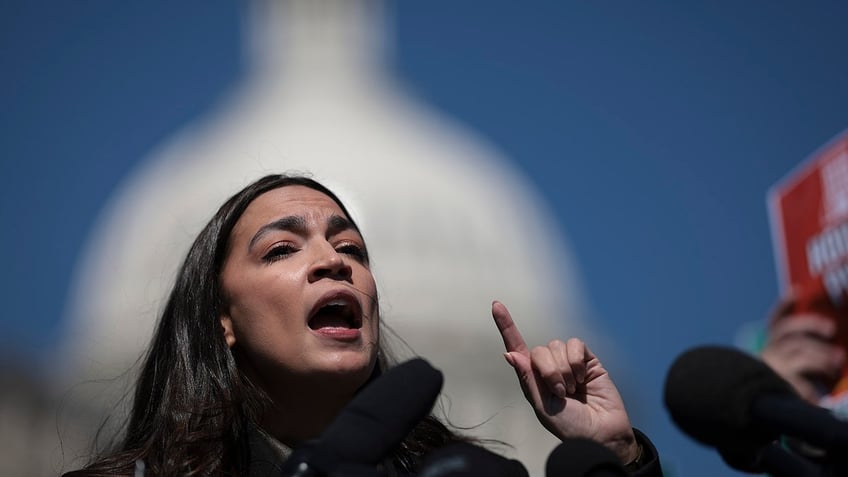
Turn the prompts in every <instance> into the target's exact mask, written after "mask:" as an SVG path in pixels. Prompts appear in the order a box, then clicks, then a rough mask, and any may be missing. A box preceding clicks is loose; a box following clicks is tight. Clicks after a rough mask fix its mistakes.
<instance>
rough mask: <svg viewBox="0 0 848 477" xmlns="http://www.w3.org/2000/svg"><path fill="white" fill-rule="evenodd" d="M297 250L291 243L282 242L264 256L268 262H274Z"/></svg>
mask: <svg viewBox="0 0 848 477" xmlns="http://www.w3.org/2000/svg"><path fill="white" fill-rule="evenodd" d="M296 251H297V249H296V248H295V247H294V246H293V245H291V244H280V245H276V246H274V248H272V249H271V250H269V251H268V253H266V254H265V256H264V257H262V258H263V259H264V260H265V261H267V262H274V261H277V260H280V259H282V258H286V257H288V256H289V255H291V254H292V253H294V252H296Z"/></svg>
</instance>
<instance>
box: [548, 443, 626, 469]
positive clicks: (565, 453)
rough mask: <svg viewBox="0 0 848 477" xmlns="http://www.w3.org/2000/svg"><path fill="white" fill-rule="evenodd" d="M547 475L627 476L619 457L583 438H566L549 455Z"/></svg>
mask: <svg viewBox="0 0 848 477" xmlns="http://www.w3.org/2000/svg"><path fill="white" fill-rule="evenodd" d="M545 475H546V476H547V477H619V476H620V477H625V476H627V472H626V471H625V470H624V467H623V466H622V465H621V462H620V461H619V460H618V457H616V455H615V454H614V453H613V452H612V451H611V450H609V449H607V448H606V447H604V446H603V445H601V444H599V443H597V442H595V441H593V440H590V439H583V438H571V439H564V440H563V441H562V443H561V444H559V445H558V446H556V447H555V448H554V450H553V451H552V452H551V455H549V456H548V461H547V463H546V464H545Z"/></svg>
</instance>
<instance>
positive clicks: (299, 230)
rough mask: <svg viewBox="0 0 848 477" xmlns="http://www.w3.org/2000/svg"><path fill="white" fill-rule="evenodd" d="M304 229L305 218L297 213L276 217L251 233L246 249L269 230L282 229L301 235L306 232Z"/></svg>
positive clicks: (250, 247) (305, 227)
mask: <svg viewBox="0 0 848 477" xmlns="http://www.w3.org/2000/svg"><path fill="white" fill-rule="evenodd" d="M306 229H307V226H306V219H305V218H303V217H301V216H299V215H289V216H287V217H283V218H280V219H277V220H275V221H273V222H270V223H267V224H265V225H263V226H262V227H259V230H257V231H256V233H255V234H254V235H253V238H251V239H250V243H249V244H248V245H247V250H248V251H250V250H253V246H254V245H256V242H258V241H259V239H261V238H262V237H264V236H265V235H267V234H268V233H270V232H273V231H277V230H284V231H288V232H293V233H296V234H298V235H303V234H305V233H306Z"/></svg>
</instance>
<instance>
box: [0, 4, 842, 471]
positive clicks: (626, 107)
mask: <svg viewBox="0 0 848 477" xmlns="http://www.w3.org/2000/svg"><path fill="white" fill-rule="evenodd" d="M689 3H694V2H689ZM240 12H241V9H240V7H239V6H238V5H232V4H230V3H229V2H224V1H212V2H200V1H188V2H179V4H176V5H172V4H170V3H169V2H144V3H143V4H142V3H141V2H138V3H135V4H131V3H128V2H112V1H105V0H92V1H85V2H83V1H72V2H44V1H36V2H23V1H17V0H15V1H6V2H3V4H2V5H0V72H2V73H0V105H2V107H0V111H2V112H0V138H2V139H0V148H2V149H0V151H2V156H1V157H2V159H0V177H2V180H3V183H4V184H3V185H4V187H3V188H2V189H0V204H2V205H0V214H2V215H0V218H2V223H3V228H4V232H5V233H3V234H2V238H0V244H2V246H0V254H2V256H0V259H2V263H3V264H4V272H3V274H2V295H0V296H2V300H3V304H4V310H3V324H4V331H5V333H4V343H3V345H4V348H5V349H6V350H9V351H7V353H12V352H18V353H23V354H33V355H35V356H38V355H39V350H43V349H46V348H47V347H50V346H52V345H53V344H54V343H55V342H56V340H57V338H58V336H59V335H60V333H61V329H62V327H61V322H60V317H61V315H62V310H63V307H64V302H65V299H66V295H67V292H68V286H69V280H70V279H71V273H72V270H73V266H74V264H75V261H76V258H77V254H78V252H79V251H80V249H81V247H82V244H83V243H84V241H85V239H86V237H87V233H88V231H89V229H90V227H91V226H92V224H93V222H94V220H95V217H96V214H97V213H98V211H99V208H100V207H101V206H102V205H103V203H104V201H105V200H106V199H107V198H108V197H109V195H110V194H111V193H112V192H113V191H114V190H115V189H116V188H117V187H118V185H119V183H120V182H121V181H122V180H123V179H125V178H126V177H128V175H129V174H131V173H132V171H133V168H134V167H135V166H136V165H137V164H138V163H139V161H140V160H142V159H143V158H144V157H145V156H146V155H147V154H148V153H149V152H150V151H151V150H152V149H153V148H154V147H155V146H156V145H157V144H158V143H160V142H161V141H162V140H163V139H165V138H167V137H168V136H169V135H170V134H171V133H172V132H173V131H175V130H176V129H178V128H179V127H180V126H181V125H183V124H185V123H186V122H187V121H188V120H190V119H191V118H194V117H196V116H198V115H200V114H203V113H204V112H206V111H208V110H210V109H211V108H212V107H213V106H214V104H215V103H216V101H217V100H220V99H221V98H223V97H225V96H226V94H227V93H228V92H229V91H231V90H232V88H233V87H234V86H235V85H236V84H237V83H238V81H239V78H240V77H241V75H242V74H243V73H244V70H245V66H246V65H245V64H244V62H243V60H242V58H241V51H242V47H241V45H240V43H239V42H240V37H241V32H240V28H241V22H240ZM389 13H390V16H391V18H392V21H391V23H392V33H391V35H392V36H393V37H394V39H395V47H394V49H393V50H392V51H391V53H390V57H389V62H388V63H389V68H390V70H391V71H392V72H393V73H394V74H395V75H396V76H398V77H399V78H400V80H401V81H402V82H403V83H404V84H405V86H406V87H407V88H408V90H409V91H410V92H411V93H412V94H414V95H415V96H417V97H419V98H420V99H421V100H423V101H426V102H427V103H429V104H431V105H433V106H435V107H436V108H438V109H439V110H441V111H442V112H443V113H445V114H447V115H449V116H452V117H454V118H456V119H458V120H459V121H461V122H462V123H464V124H465V125H467V126H468V127H470V128H472V129H474V130H475V131H476V132H477V133H479V134H481V135H483V136H485V137H486V138H487V139H488V140H489V141H491V142H492V143H494V144H496V145H497V146H498V147H499V148H500V149H501V150H502V151H503V152H505V153H506V155H507V156H508V157H510V158H511V159H512V160H513V161H514V162H515V166H516V167H517V168H518V169H519V170H520V171H522V172H523V173H524V174H525V175H526V176H527V178H528V179H529V180H530V181H531V182H532V183H534V184H535V185H536V186H538V188H539V190H540V192H541V195H542V196H543V197H544V198H545V199H546V200H547V201H548V202H549V203H550V205H551V208H552V209H553V210H554V212H555V214H556V218H557V219H558V220H559V225H560V226H561V227H562V228H563V230H564V231H565V232H566V233H567V235H568V237H569V238H570V240H571V244H572V246H573V252H574V253H575V255H576V259H577V262H578V264H579V266H580V273H581V276H582V277H583V279H584V282H585V284H586V288H587V291H588V294H589V300H590V302H591V306H592V309H593V311H594V315H595V316H596V319H597V320H598V322H599V324H600V325H601V326H602V328H603V329H604V330H605V331H606V332H607V333H608V334H609V335H610V336H612V337H613V338H614V339H615V340H617V341H618V342H620V343H621V346H622V352H623V354H624V355H625V356H627V357H628V358H629V361H630V362H631V363H633V366H632V369H631V370H628V371H632V372H633V373H632V374H629V375H628V376H614V377H615V378H616V380H617V382H619V383H620V384H621V385H622V387H623V388H624V389H626V392H627V393H628V394H630V395H632V396H628V402H633V403H634V406H635V407H636V409H635V410H631V412H633V414H634V415H635V416H636V417H635V418H634V420H635V421H636V424H637V425H638V426H640V427H642V428H644V429H645V430H646V431H647V432H648V433H649V435H651V436H652V437H653V438H654V440H655V441H656V444H657V445H658V447H659V448H660V451H661V452H662V453H663V455H664V457H665V460H666V461H667V465H668V467H669V468H673V469H674V470H675V471H676V475H687V476H700V475H703V476H707V475H722V474H724V473H725V470H724V469H725V467H724V466H723V464H722V463H721V461H720V459H719V458H718V457H717V456H715V455H713V454H714V453H713V452H712V451H710V450H708V449H704V448H701V447H698V446H697V445H695V444H693V443H691V442H690V441H688V439H687V438H685V437H684V436H683V435H682V434H680V433H679V432H678V431H676V429H674V427H673V426H672V424H671V423H670V422H669V421H668V419H667V417H666V415H665V411H664V409H663V408H662V404H661V390H662V383H663V380H664V377H665V373H666V371H667V369H668V366H669V365H670V363H671V361H672V360H673V359H674V357H676V356H677V355H678V354H679V353H680V352H681V351H683V350H684V349H686V348H689V347H691V346H693V345H695V344H701V343H725V344H729V343H731V342H732V341H733V340H734V336H735V335H736V333H737V332H738V330H739V329H740V327H741V326H742V325H743V324H744V323H746V322H751V321H756V320H761V319H762V317H763V316H764V315H765V314H766V313H767V311H768V310H769V308H770V307H771V305H772V304H773V302H774V300H775V299H776V295H777V285H776V278H775V269H774V260H773V258H772V257H773V255H772V248H771V239H770V235H769V225H768V218H767V214H766V207H765V194H766V191H767V189H768V188H769V187H770V186H771V185H772V184H774V183H775V182H776V181H778V180H779V179H780V178H781V177H783V176H784V175H785V174H786V173H787V172H788V171H790V170H791V169H792V168H793V167H794V166H796V165H797V164H798V163H799V162H800V161H802V160H803V159H804V158H805V157H807V156H808V155H809V154H810V153H812V152H813V151H814V150H816V149H817V148H818V147H820V146H821V145H822V144H824V143H825V142H827V141H828V140H830V139H831V138H833V137H834V136H835V135H837V134H839V133H841V132H842V131H843V130H845V129H846V128H848V62H846V61H845V56H846V55H845V52H846V51H848V34H846V33H845V27H844V21H845V18H848V4H845V3H844V2H836V1H831V2H828V1H819V2H806V3H802V2H780V1H777V2H773V1H749V2H730V1H719V2H709V3H707V2H704V4H701V5H683V2H652V1H648V2H553V1H545V2H538V3H536V4H535V5H533V6H532V8H531V7H528V6H524V7H521V6H519V5H518V4H516V3H515V2H507V1H501V0H496V1H489V2H486V3H485V4H484V3H474V4H471V3H470V2H447V1H442V0H439V1H431V2H402V3H398V4H393V5H391V6H390V8H389ZM634 411H635V412H634ZM726 473H727V475H733V474H731V473H730V472H729V471H726Z"/></svg>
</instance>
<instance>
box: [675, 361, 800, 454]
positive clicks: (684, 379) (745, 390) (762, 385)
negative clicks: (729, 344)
mask: <svg viewBox="0 0 848 477" xmlns="http://www.w3.org/2000/svg"><path fill="white" fill-rule="evenodd" d="M664 394H665V395H664V401H665V406H666V408H667V409H668V411H669V414H671V418H672V420H673V421H674V422H675V423H676V424H677V425H678V426H679V427H680V428H681V429H682V430H683V431H684V432H686V433H687V434H689V436H691V437H692V438H694V439H695V440H697V441H700V442H701V443H704V444H707V445H710V446H714V447H723V448H724V447H727V446H742V447H747V448H753V447H754V446H756V445H758V444H766V443H768V442H771V441H772V440H774V439H776V438H777V437H778V435H777V432H775V431H773V430H770V429H767V428H765V427H763V426H757V425H756V423H755V422H754V419H753V418H752V416H751V406H752V405H753V403H754V401H755V400H756V399H757V398H758V397H760V396H763V395H766V394H778V395H788V396H794V391H793V390H792V388H791V387H790V385H789V384H788V383H787V382H786V381H784V380H783V379H781V378H780V376H778V375H777V374H776V373H775V372H774V371H772V370H771V368H769V367H768V366H767V365H766V364H765V363H763V362H761V361H760V360H758V359H756V358H753V357H751V356H749V355H747V354H745V353H743V352H741V351H739V350H735V349H732V348H726V347H720V346H702V347H698V348H694V349H691V350H689V351H687V352H685V353H683V354H682V355H680V356H679V357H678V358H677V359H676V360H675V362H674V363H673V364H672V366H671V369H670V370H669V372H668V375H667V377H666V382H665V392H664Z"/></svg>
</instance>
